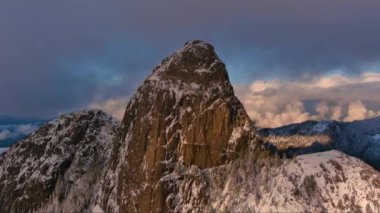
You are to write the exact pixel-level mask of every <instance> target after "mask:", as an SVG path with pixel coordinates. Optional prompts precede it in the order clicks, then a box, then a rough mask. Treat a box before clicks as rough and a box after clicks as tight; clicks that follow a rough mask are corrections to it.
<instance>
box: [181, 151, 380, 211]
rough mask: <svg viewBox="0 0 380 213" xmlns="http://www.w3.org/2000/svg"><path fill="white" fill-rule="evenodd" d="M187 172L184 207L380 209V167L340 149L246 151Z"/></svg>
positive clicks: (265, 209) (225, 208) (257, 209)
mask: <svg viewBox="0 0 380 213" xmlns="http://www.w3.org/2000/svg"><path fill="white" fill-rule="evenodd" d="M187 175H191V176H193V177H194V178H193V179H194V180H191V181H190V179H189V180H188V181H187V180H186V178H185V180H184V181H183V182H185V183H184V184H182V185H183V189H185V190H183V191H181V194H180V195H179V196H178V197H179V198H180V199H181V200H185V201H184V203H183V204H182V205H181V206H179V208H178V210H181V211H182V210H199V211H203V210H205V211H216V212H325V211H328V212H349V211H353V212H379V211H380V202H379V200H380V174H379V172H377V171H376V170H374V169H373V168H372V167H371V166H368V165H366V164H365V163H364V162H362V161H360V160H358V159H356V158H353V157H349V156H347V155H345V154H343V153H340V152H339V151H327V152H321V153H314V154H307V155H300V156H297V157H295V158H294V159H277V160H276V158H271V157H269V158H267V159H264V158H261V159H258V160H257V159H256V160H255V159H252V158H249V157H248V158H244V159H240V160H238V161H236V162H233V163H231V164H229V165H225V166H220V167H217V168H211V169H207V170H203V171H202V170H198V169H193V170H190V171H189V174H187ZM189 191H191V192H189ZM199 197H202V199H206V200H200V199H199Z"/></svg>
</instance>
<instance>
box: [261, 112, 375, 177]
mask: <svg viewBox="0 0 380 213" xmlns="http://www.w3.org/2000/svg"><path fill="white" fill-rule="evenodd" d="M260 134H261V135H262V138H263V140H264V141H265V142H267V143H268V144H273V145H274V146H275V147H276V149H278V150H280V151H282V152H287V153H288V154H304V153H313V152H316V151H323V150H330V149H337V150H340V151H342V152H344V153H346V154H348V155H351V156H355V157H358V158H360V159H362V160H363V161H365V162H367V163H369V164H371V165H372V166H374V167H375V168H377V169H378V170H380V137H379V135H380V117H377V118H373V119H367V120H362V121H354V122H348V123H344V122H336V121H320V122H317V121H306V122H303V123H300V124H291V125H288V126H284V127H279V128H275V129H263V130H260Z"/></svg>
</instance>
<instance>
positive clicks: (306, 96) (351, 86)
mask: <svg viewBox="0 0 380 213" xmlns="http://www.w3.org/2000/svg"><path fill="white" fill-rule="evenodd" d="M235 91H236V93H237V96H238V97H239V98H240V100H241V101H242V103H243V105H244V106H245V107H246V110H247V111H248V114H249V115H250V117H251V118H252V119H253V120H254V121H255V122H256V125H257V126H260V127H278V126H282V125H285V124H290V123H296V122H302V121H305V120H309V119H312V120H330V119H333V120H340V121H353V120H360V119H365V118H371V117H375V116H378V115H380V96H379V95H378V94H379V91H380V74H378V73H373V72H365V73H363V74H361V75H360V76H359V77H344V76H340V75H332V76H324V77H316V78H313V79H311V80H308V81H299V80H294V81H291V80H288V81H281V80H279V79H273V80H269V81H260V80H259V81H254V82H252V83H251V84H248V85H236V86H235Z"/></svg>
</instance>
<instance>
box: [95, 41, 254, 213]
mask: <svg viewBox="0 0 380 213" xmlns="http://www.w3.org/2000/svg"><path fill="white" fill-rule="evenodd" d="M121 129H122V130H121V132H120V138H119V141H118V142H117V145H115V148H114V151H113V154H112V159H111V161H112V166H111V171H110V172H109V177H107V178H106V181H108V182H107V184H106V186H105V188H104V189H103V190H104V191H103V195H104V199H103V201H102V206H103V207H104V208H105V209H106V210H107V211H117V210H119V211H120V212H126V211H137V212H152V211H153V212H157V211H162V212H166V211H169V210H171V209H172V208H174V207H173V206H172V205H171V204H170V202H171V201H170V199H169V198H170V197H173V196H174V194H175V193H176V191H177V190H178V189H177V185H176V181H175V180H170V179H165V176H167V175H169V174H171V173H173V172H174V170H175V167H176V166H178V165H184V166H187V167H189V166H191V165H195V166H197V167H198V168H201V169H203V168H209V167H213V166H218V165H222V164H225V163H227V162H229V161H231V160H233V159H235V158H236V157H237V156H239V155H240V154H241V152H243V151H245V150H246V149H247V148H248V147H249V146H250V145H254V144H253V141H254V140H255V136H256V133H255V130H254V128H253V125H252V122H251V120H250V119H249V117H248V115H247V114H246V112H245V110H244V108H243V106H242V105H241V103H240V102H239V100H238V99H237V98H236V97H235V95H234V92H233V88H232V86H231V84H230V82H229V79H228V74H227V71H226V69H225V66H224V64H223V63H222V62H221V61H220V59H219V58H218V56H217V55H216V54H215V52H214V48H213V47H212V46H211V45H209V44H207V43H205V42H202V41H190V42H187V43H186V44H185V46H184V47H183V48H182V49H180V50H179V51H177V52H175V53H174V54H173V55H171V56H170V57H168V58H166V59H164V60H163V61H162V63H161V64H160V65H159V66H157V67H156V68H155V69H154V70H153V72H152V74H151V75H150V76H149V77H148V78H147V79H146V80H145V82H144V83H143V85H142V86H140V87H139V88H138V90H137V93H136V94H135V95H134V96H133V98H132V99H131V101H130V103H129V104H128V106H127V109H126V112H125V116H124V119H123V121H122V128H121ZM114 177H116V180H115V178H114ZM178 178H181V177H178ZM168 199H169V200H168Z"/></svg>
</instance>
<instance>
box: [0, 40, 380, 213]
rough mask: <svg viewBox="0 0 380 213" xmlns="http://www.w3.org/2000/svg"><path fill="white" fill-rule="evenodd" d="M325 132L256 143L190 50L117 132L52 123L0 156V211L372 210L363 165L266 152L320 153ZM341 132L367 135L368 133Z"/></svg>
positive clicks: (222, 81) (331, 154)
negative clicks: (315, 146)
mask: <svg viewBox="0 0 380 213" xmlns="http://www.w3.org/2000/svg"><path fill="white" fill-rule="evenodd" d="M335 124H336V123H335V122H327V123H323V122H322V123H312V122H311V123H310V124H305V125H304V127H302V128H295V130H292V128H289V129H290V130H289V129H286V128H285V129H284V130H282V129H276V130H261V134H259V132H258V131H257V130H256V129H255V128H254V126H253V123H252V121H251V120H250V119H249V117H248V115H247V113H246V111H245V109H244V107H243V106H242V104H241V103H240V102H239V100H238V99H237V98H236V97H235V95H234V91H233V88H232V85H231V84H230V82H229V78H228V74H227V71H226V69H225V66H224V64H223V62H221V60H220V59H219V57H218V56H217V55H216V53H215V51H214V48H213V47H212V46H211V45H210V44H207V43H205V42H202V41H190V42H187V43H186V44H185V46H184V47H183V48H181V49H180V50H178V51H177V52H175V53H173V54H172V55H171V56H169V57H167V58H166V59H164V60H163V61H162V63H161V64H160V65H159V66H157V67H156V68H155V69H154V70H153V72H152V73H151V74H150V75H149V76H148V78H147V79H146V80H145V81H144V82H143V84H142V85H141V86H140V87H139V88H138V90H137V92H136V93H135V95H134V96H133V97H132V98H131V100H130V102H129V103H128V105H127V108H126V111H125V115H124V119H123V120H122V122H121V124H120V123H119V122H117V121H115V120H113V119H112V118H111V117H110V116H108V115H106V114H105V113H103V112H101V111H83V112H79V113H73V114H69V115H64V116H61V117H60V118H57V119H56V120H54V121H51V122H49V123H48V124H46V125H45V126H42V127H41V128H39V129H38V130H37V131H36V132H35V133H34V134H32V135H31V136H29V137H27V138H26V139H24V140H22V141H20V142H19V143H17V144H15V145H13V146H12V147H11V148H10V149H9V150H8V151H7V152H5V153H3V154H2V155H0V212H28V211H30V212H91V211H92V212H103V211H104V212H271V211H286V212H290V211H305V212H306V211H323V212H325V211H333V212H342V211H344V212H349V211H358V212H360V211H367V212H375V211H379V210H380V205H379V202H378V200H379V199H380V173H379V172H378V171H377V170H375V169H374V168H372V167H371V166H369V165H367V164H366V163H364V162H363V161H361V160H359V159H357V158H355V157H350V156H348V155H346V154H344V153H342V152H340V151H335V150H333V151H327V152H320V153H313V152H314V151H315V150H314V149H310V153H311V154H304V155H299V156H296V157H294V158H290V159H288V158H281V157H280V156H279V155H276V154H273V149H276V150H281V149H283V150H287V149H288V148H289V147H290V146H293V147H295V148H300V149H302V150H303V151H304V148H305V147H308V146H313V144H315V142H316V141H317V142H318V143H320V144H321V145H319V146H320V147H322V148H323V149H328V148H326V147H332V146H333V144H334V143H333V142H332V141H333V138H332V136H331V135H333V134H332V133H337V134H338V133H341V132H342V131H348V130H346V129H344V128H343V127H340V126H339V125H338V127H336V128H335V127H332V126H334V125H335ZM352 125H353V124H352ZM345 127H346V126H345ZM346 128H348V129H355V130H357V131H365V134H367V133H369V132H371V134H370V138H371V141H377V140H378V138H379V135H378V132H377V129H376V127H374V128H373V129H371V128H366V127H365V126H363V128H362V130H360V129H359V128H358V127H356V126H351V127H350V128H349V127H346ZM276 132H282V133H283V135H286V137H285V136H281V137H280V136H278V137H279V139H278V140H277V138H276V137H277V136H276V137H274V136H273V135H274V134H275V133H276ZM330 132H331V134H330ZM327 133H328V134H327ZM358 134H359V133H355V134H354V133H352V135H358ZM360 134H361V133H360ZM363 134H364V133H363ZM342 135H351V133H348V132H347V133H345V134H342ZM272 136H273V137H272ZM342 137H343V136H342ZM344 137H348V136H344ZM352 137H354V136H352ZM262 138H263V139H262ZM273 138H275V139H276V141H274V140H273ZM284 141H285V142H284ZM345 142H346V143H342V144H344V146H345V147H351V146H353V145H352V144H350V143H351V142H350V141H349V140H347V141H345ZM269 143H272V145H269ZM342 146H343V145H342ZM347 149H348V148H347ZM342 150H343V149H342ZM354 150H356V148H355V149H354ZM299 153H301V151H300V152H299ZM305 153H306V152H305Z"/></svg>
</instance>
